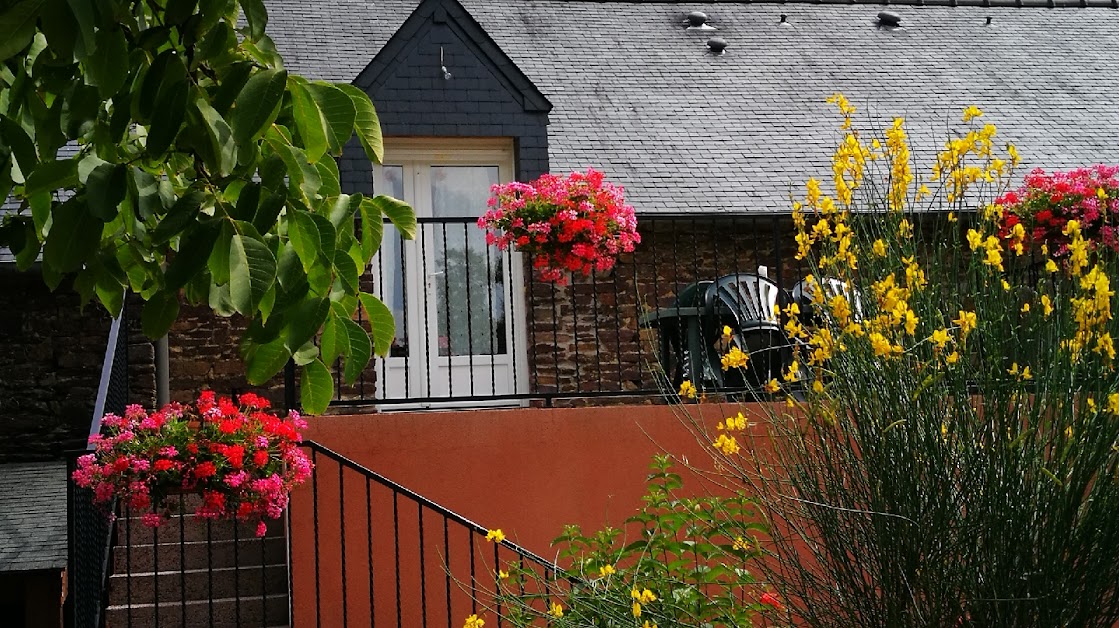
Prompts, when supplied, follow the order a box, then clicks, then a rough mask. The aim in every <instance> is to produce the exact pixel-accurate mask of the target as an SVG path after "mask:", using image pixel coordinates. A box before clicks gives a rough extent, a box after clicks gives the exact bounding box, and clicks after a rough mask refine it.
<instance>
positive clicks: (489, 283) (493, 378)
mask: <svg viewBox="0 0 1119 628" xmlns="http://www.w3.org/2000/svg"><path fill="white" fill-rule="evenodd" d="M490 248H491V247H489V246H487V247H485V251H486V297H487V299H488V304H487V305H486V310H487V311H488V312H489V313H490V326H489V333H488V334H486V335H487V336H489V338H490V394H491V395H496V394H497V365H496V364H494V362H495V358H496V357H497V351H495V350H494V346H493V340H494V338H493V337H494V327H495V325H494V322H495V321H496V320H497V316H498V315H497V313H496V312H495V311H494V308H493V304H494V301H493V280H494V272H493V270H494V269H493V260H492V259H491V258H490ZM506 283H507V282H505V281H502V282H501V285H502V286H503V287H504V286H505V284H506ZM504 296H505V295H502V299H501V302H502V303H509V304H510V309H512V301H507V300H506V299H505V298H504ZM515 314H516V313H515V312H514V315H515ZM501 315H502V316H504V315H505V312H501ZM510 318H511V317H510ZM509 323H510V321H509V320H508V319H506V321H505V324H506V325H508V324H509ZM507 344H511V343H507ZM508 353H509V358H510V360H512V365H513V377H516V376H517V352H516V351H513V350H512V347H510V348H509V352H508ZM513 392H518V391H517V384H516V381H515V380H514V382H513Z"/></svg>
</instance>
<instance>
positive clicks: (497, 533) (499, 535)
mask: <svg viewBox="0 0 1119 628" xmlns="http://www.w3.org/2000/svg"><path fill="white" fill-rule="evenodd" d="M486 540H487V541H493V542H494V543H500V542H502V541H504V540H505V533H504V532H502V531H501V529H500V528H498V529H497V530H490V531H489V532H486Z"/></svg>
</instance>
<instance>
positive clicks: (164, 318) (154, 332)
mask: <svg viewBox="0 0 1119 628" xmlns="http://www.w3.org/2000/svg"><path fill="white" fill-rule="evenodd" d="M178 317H179V292H178V291H177V290H169V291H160V292H157V293H156V294H155V296H153V297H152V298H151V299H149V300H148V302H147V303H145V304H144V309H143V311H142V312H141V313H140V326H141V327H142V328H143V330H144V335H145V336H147V337H148V338H153V339H154V338H162V337H164V336H166V335H167V332H168V330H170V329H171V325H172V324H173V323H174V322H175V319H177V318H178Z"/></svg>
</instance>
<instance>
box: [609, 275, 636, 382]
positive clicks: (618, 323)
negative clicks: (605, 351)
mask: <svg viewBox="0 0 1119 628" xmlns="http://www.w3.org/2000/svg"><path fill="white" fill-rule="evenodd" d="M635 267H636V265H635ZM621 276H622V273H621V272H620V271H619V270H618V268H617V267H615V268H614V280H613V281H612V282H610V283H611V287H612V288H613V290H614V315H613V318H614V355H615V357H616V358H617V362H618V381H617V387H618V390H619V391H621V390H624V389H625V386H623V381H622V373H623V372H624V371H625V367H623V366H622V314H621V312H622V303H621V301H620V300H618V280H619V277H621ZM634 278H635V279H636V275H635V276H634ZM636 286H637V283H636V281H635V282H634V294H635V295H636V293H637V287H636ZM636 302H637V301H636V298H635V300H634V303H636ZM633 312H634V317H633V322H634V324H635V325H637V324H638V323H637V317H638V315H639V313H640V312H639V310H638V308H637V307H634V310H633ZM637 364H638V369H640V368H641V327H640V325H638V327H637Z"/></svg>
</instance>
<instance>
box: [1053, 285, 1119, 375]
mask: <svg viewBox="0 0 1119 628" xmlns="http://www.w3.org/2000/svg"><path fill="white" fill-rule="evenodd" d="M1079 295H1080V296H1076V297H1073V298H1072V299H1071V300H1070V304H1071V306H1072V317H1073V320H1074V321H1076V333H1075V334H1073V337H1072V338H1071V339H1070V340H1067V341H1066V342H1065V343H1064V344H1065V347H1066V348H1067V349H1068V351H1069V354H1070V355H1071V357H1072V360H1073V361H1074V362H1075V361H1076V360H1078V359H1079V358H1080V355H1081V354H1082V353H1083V351H1084V350H1085V349H1087V348H1089V347H1091V349H1092V351H1093V352H1095V353H1098V354H1100V355H1101V356H1103V357H1105V358H1106V359H1107V362H1108V364H1110V363H1111V362H1112V361H1113V360H1114V359H1115V345H1114V342H1113V341H1112V338H1111V334H1110V333H1109V332H1107V331H1105V328H1106V325H1107V323H1108V322H1109V321H1110V320H1111V297H1113V296H1115V291H1114V290H1112V289H1111V278H1110V277H1108V275H1107V273H1106V272H1105V271H1104V270H1103V268H1102V267H1101V266H1100V265H1099V264H1097V265H1095V266H1093V267H1092V270H1090V271H1088V273H1087V274H1086V275H1084V276H1083V277H1080V281H1079ZM1093 341H1094V342H1093Z"/></svg>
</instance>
